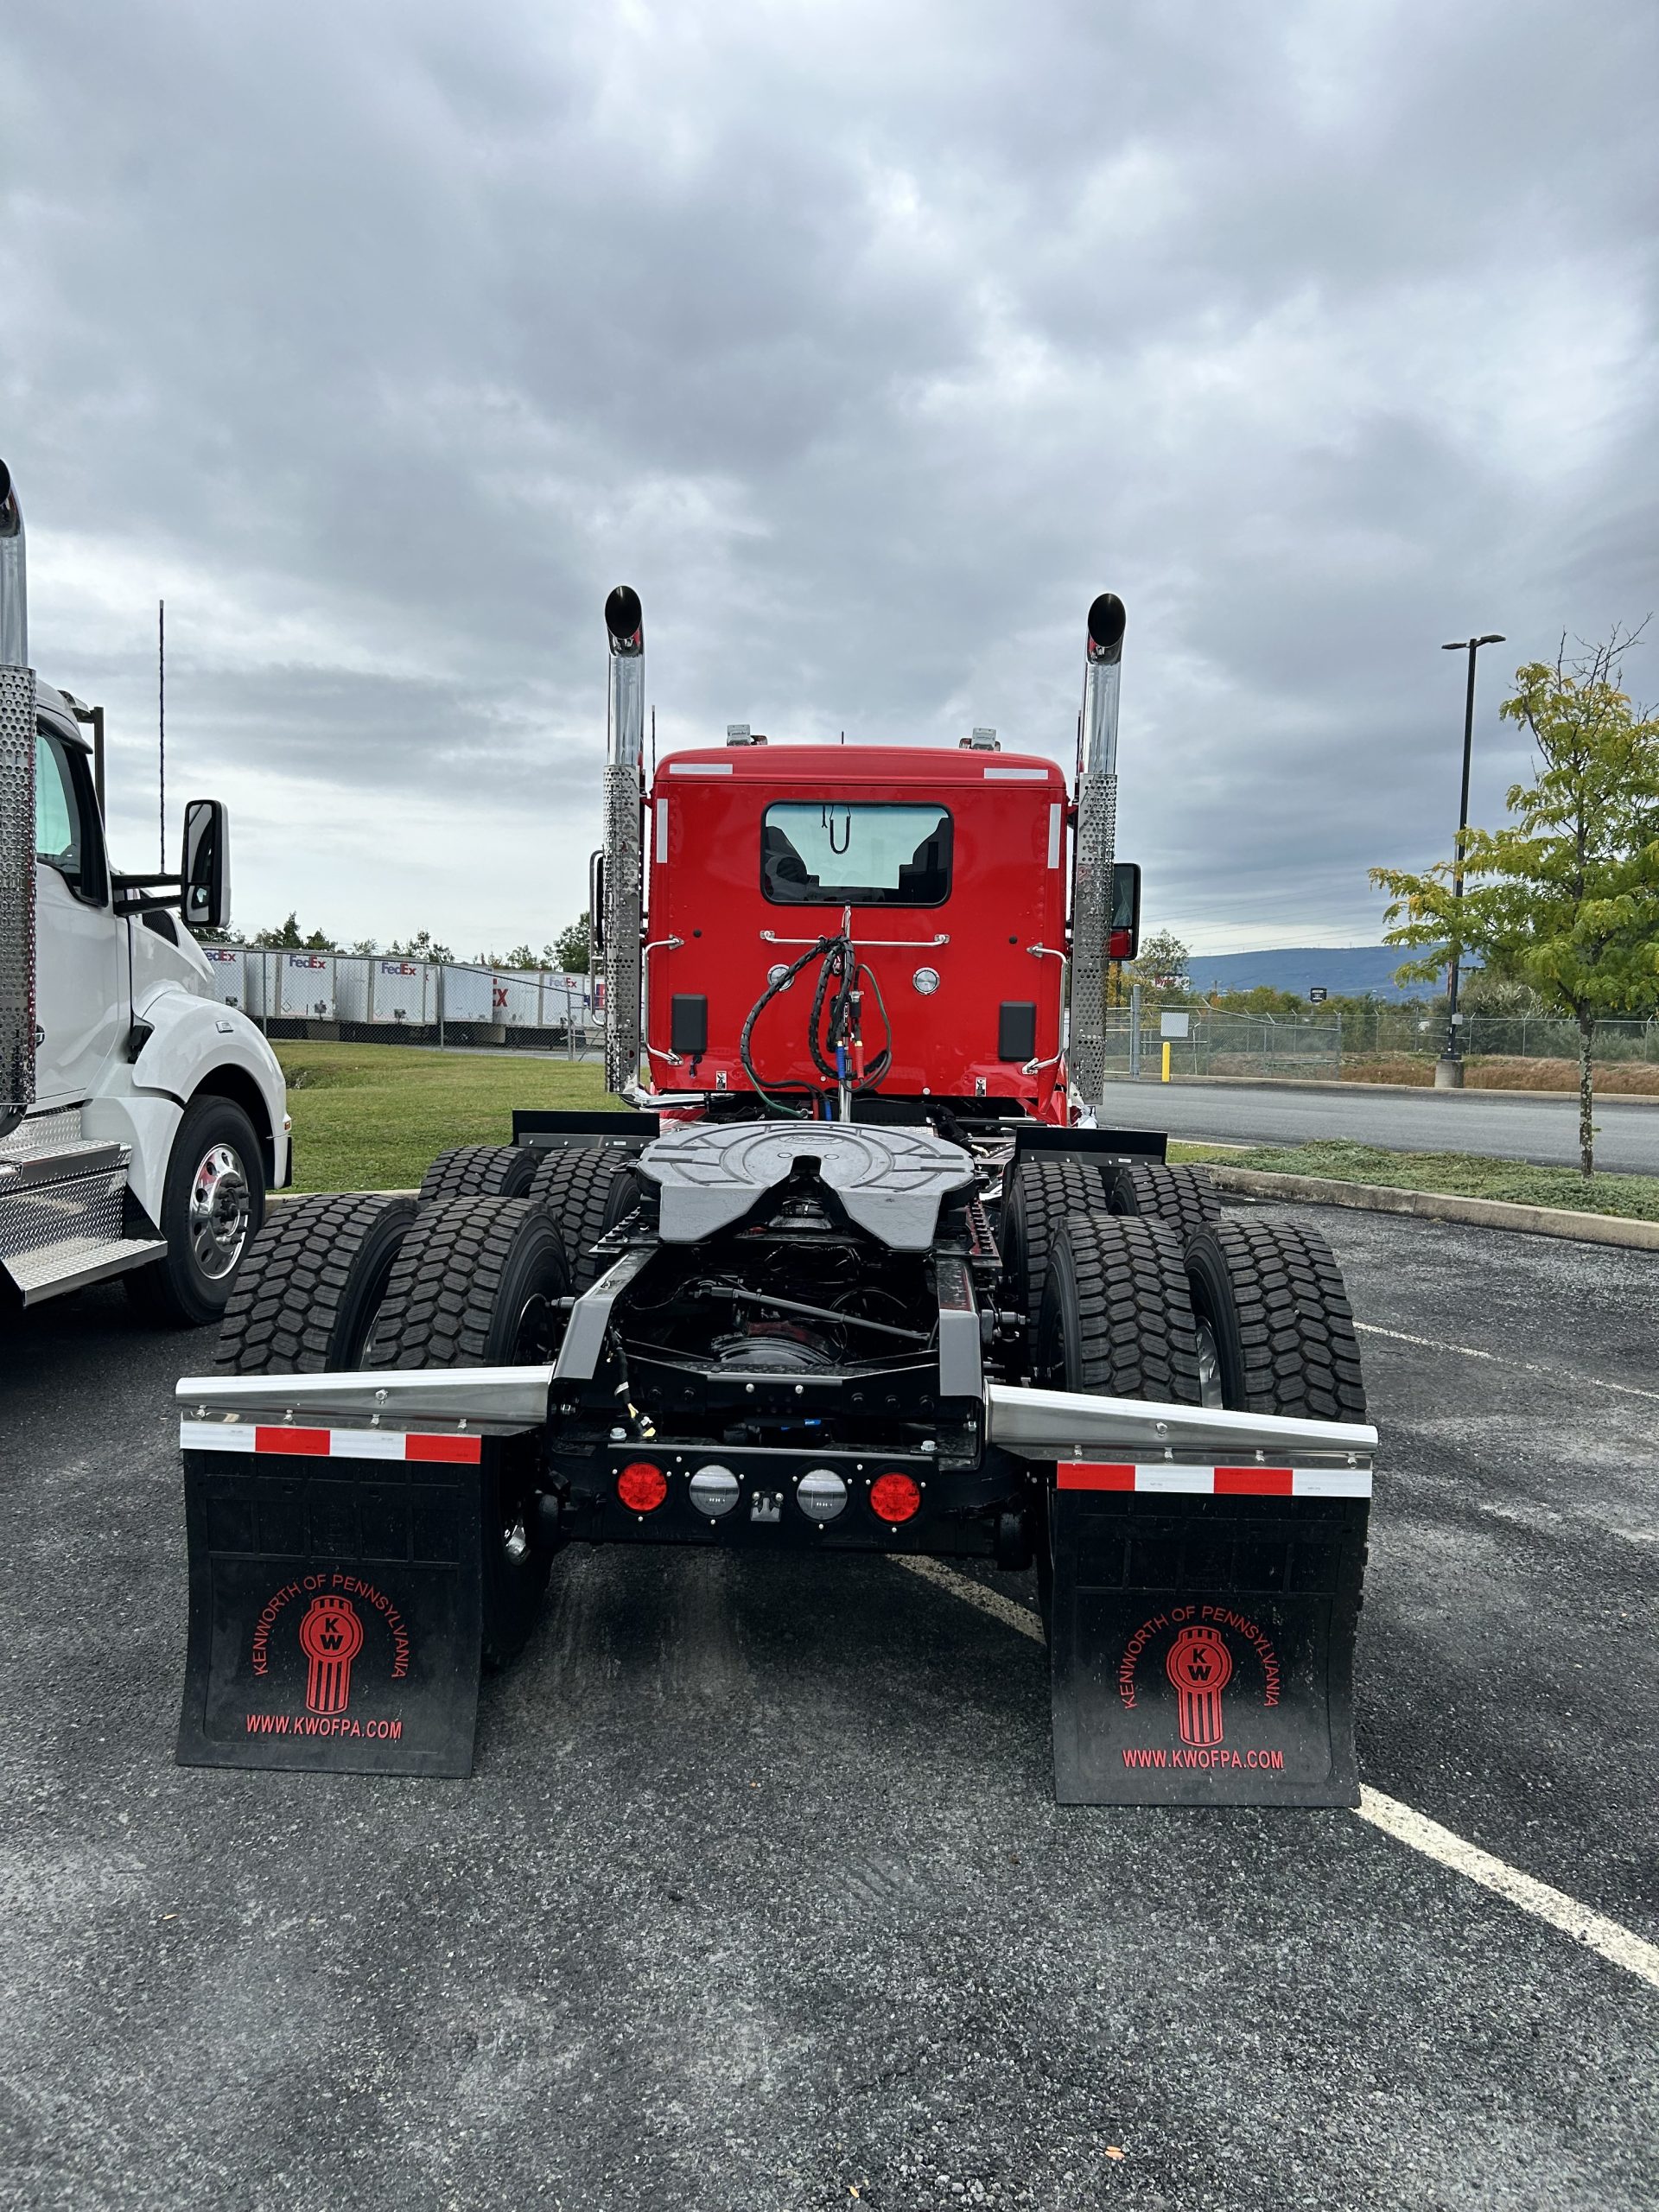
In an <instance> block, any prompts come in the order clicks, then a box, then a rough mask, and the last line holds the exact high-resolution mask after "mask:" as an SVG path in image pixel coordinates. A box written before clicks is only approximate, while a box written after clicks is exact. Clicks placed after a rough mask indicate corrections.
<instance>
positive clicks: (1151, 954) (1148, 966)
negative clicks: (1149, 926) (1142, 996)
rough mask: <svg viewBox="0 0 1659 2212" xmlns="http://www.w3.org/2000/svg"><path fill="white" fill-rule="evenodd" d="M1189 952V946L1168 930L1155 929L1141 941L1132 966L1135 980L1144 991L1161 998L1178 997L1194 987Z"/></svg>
mask: <svg viewBox="0 0 1659 2212" xmlns="http://www.w3.org/2000/svg"><path fill="white" fill-rule="evenodd" d="M1189 957H1190V955H1189V954H1188V952H1187V949H1186V947H1185V945H1184V944H1182V943H1181V940H1180V939H1179V938H1178V937H1176V936H1175V935H1174V934H1173V931H1169V930H1154V932H1153V934H1152V935H1151V936H1150V937H1147V938H1141V950H1140V954H1139V956H1138V957H1137V958H1136V960H1135V965H1134V966H1133V967H1132V968H1131V969H1129V975H1130V976H1131V978H1132V979H1133V981H1134V982H1137V983H1139V984H1140V986H1141V988H1142V990H1146V991H1150V992H1152V993H1153V994H1154V996H1156V997H1158V998H1177V997H1180V996H1183V995H1185V993H1187V992H1188V991H1190V990H1191V989H1192V983H1191V982H1190V981H1189V979H1188V976H1187V961H1188V959H1189Z"/></svg>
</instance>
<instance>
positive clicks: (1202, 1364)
mask: <svg viewBox="0 0 1659 2212" xmlns="http://www.w3.org/2000/svg"><path fill="white" fill-rule="evenodd" d="M1198 1399H1199V1403H1200V1404H1202V1405H1206V1406H1224V1405H1225V1404H1226V1402H1227V1400H1226V1397H1225V1395H1224V1393H1223V1390H1222V1387H1221V1347H1220V1346H1219V1344H1217V1342H1216V1332H1215V1330H1214V1329H1213V1328H1212V1327H1211V1325H1210V1323H1209V1322H1208V1321H1207V1320H1205V1317H1204V1316H1203V1314H1202V1313H1200V1314H1199V1316H1198Z"/></svg>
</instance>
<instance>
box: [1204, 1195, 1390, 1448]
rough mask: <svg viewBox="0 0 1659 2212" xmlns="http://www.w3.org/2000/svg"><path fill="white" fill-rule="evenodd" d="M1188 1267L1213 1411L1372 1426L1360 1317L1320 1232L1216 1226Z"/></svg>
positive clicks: (1287, 1226)
mask: <svg viewBox="0 0 1659 2212" xmlns="http://www.w3.org/2000/svg"><path fill="white" fill-rule="evenodd" d="M1186 1268H1187V1275H1188V1278H1189V1280H1190V1281H1191V1283H1192V1305H1193V1309H1194V1312H1195V1313H1196V1314H1197V1317H1198V1331H1199V1338H1200V1347H1201V1352H1202V1357H1203V1363H1204V1367H1205V1402H1206V1404H1211V1405H1221V1406H1230V1407H1231V1408H1234V1409H1235V1410H1236V1411H1237V1412H1240V1413H1255V1414H1292V1415H1294V1416H1297V1417H1299V1418H1300V1419H1302V1420H1306V1421H1363V1420H1364V1418H1365V1383H1364V1377H1363V1374H1362V1373H1361V1370H1360V1359H1359V1341H1358V1338H1357V1337H1356V1335H1355V1333H1354V1309H1353V1307H1352V1306H1351V1305H1350V1304H1349V1302H1348V1293H1347V1291H1346V1289H1345V1287H1344V1284H1343V1280H1342V1270H1341V1268H1339V1267H1338V1264H1337V1262H1336V1257H1335V1255H1334V1254H1333V1253H1332V1249H1331V1247H1330V1246H1329V1245H1328V1244H1327V1243H1325V1239H1324V1237H1323V1236H1321V1235H1320V1234H1319V1230H1317V1229H1309V1228H1306V1227H1305V1226H1304V1225H1303V1224H1301V1223H1300V1222H1294V1221H1256V1220H1250V1221H1241V1220H1236V1219H1231V1218H1230V1219H1227V1220H1224V1221H1218V1222H1215V1223H1213V1224H1211V1226H1210V1227H1209V1228H1208V1229H1205V1230H1202V1231H1201V1232H1200V1233H1199V1235H1198V1236H1194V1237H1192V1239H1190V1241H1189V1242H1188V1244H1187V1248H1186Z"/></svg>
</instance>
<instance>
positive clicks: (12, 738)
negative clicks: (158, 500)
mask: <svg viewBox="0 0 1659 2212" xmlns="http://www.w3.org/2000/svg"><path fill="white" fill-rule="evenodd" d="M88 723H94V724H95V725H96V726H97V727H98V728H100V730H101V723H102V718H101V715H95V714H94V711H93V710H92V709H88V708H86V707H84V706H83V705H82V704H81V703H80V702H79V701H78V700H76V699H75V698H74V697H73V696H72V695H71V694H69V693H67V692H65V691H62V690H57V689H55V688H54V686H52V685H51V684H49V683H45V682H43V681H42V680H41V679H40V678H39V677H37V676H36V675H35V673H34V671H32V670H31V669H30V668H29V665H28V662H27V613H26V606H25V603H24V601H23V575H22V516H21V513H20V512H19V511H18V507H17V500H16V493H15V491H13V489H12V488H11V486H10V478H9V476H8V475H7V474H6V472H5V471H4V470H3V468H0V1311H3V1310H4V1309H5V1306H7V1305H10V1306H11V1307H12V1308H13V1310H16V1307H17V1306H33V1305H35V1304H37V1303H39V1302H40V1301H41V1300H45V1299H48V1298H51V1297H54V1296H60V1295H62V1294H65V1293H67V1292H68V1291H71V1290H75V1289H79V1288H81V1287H84V1286H85V1285H86V1284H88V1283H92V1282H98V1281H105V1280H106V1279H109V1278H111V1277H113V1276H116V1275H122V1276H124V1277H125V1278H126V1280H127V1281H128V1285H129V1287H130V1290H131V1292H132V1293H133V1294H134V1296H135V1298H136V1300H137V1301H138V1302H140V1303H142V1304H144V1305H147V1306H150V1307H152V1308H153V1309H155V1310H156V1312H158V1313H160V1314H161V1315H162V1317H164V1318H166V1319H169V1320H172V1321H174V1322H176V1323H180V1324H184V1325H199V1324H200V1323H203V1322H207V1321H211V1320H213V1319H217V1318H218V1316H219V1313H221V1312H222V1311H223V1308H224V1306H225V1303H226V1300H227V1298H228V1296H229V1294H230V1288H231V1284H232V1281H233V1280H234V1277H235V1274H236V1271H237V1268H238V1265H239V1264H240V1261H241V1256H242V1252H243V1250H244V1249H245V1245H246V1243H247V1242H248V1239H249V1237H250V1236H251V1235H252V1234H253V1232H254V1231H255V1230H257V1228H258V1226H259V1224H260V1223H261V1221H262V1220H263V1218H264V1198H265V1192H266V1191H267V1190H268V1189H270V1188H273V1187H279V1186H282V1185H285V1184H286V1183H288V1182H289V1181H290V1180H291V1164H290V1154H289V1126H290V1125H289V1118H288V1114H287V1099H286V1095H285V1090H284V1085H283V1075H282V1070H281V1068H280V1067H279V1065H277V1058H276V1056H275V1054H274V1053H273V1052H271V1050H270V1046H269V1045H268V1044H267V1043H266V1041H265V1039H264V1038H263V1037H262V1036H261V1035H260V1033H259V1032H258V1031H257V1029H256V1028H255V1027H253V1025H252V1023H251V1022H250V1021H249V1020H247V1019H246V1018H245V1016H244V1015H242V1014H238V1013H236V1012H234V1011H233V1010H232V1009H231V1008H229V1007H224V1006H222V1005H219V1003H217V1002H216V1000H215V996H214V993H213V982H212V977H211V970H210V969H209V967H208V963H207V960H206V958H205V957H203V955H202V952H201V950H200V947H199V946H198V944H196V942H195V939H194V937H193V936H192V934H191V932H190V930H189V928H188V926H187V923H188V921H189V920H191V919H194V920H196V921H197V922H198V923H199V924H200V925H208V924H212V925H215V926H221V927H222V926H223V924H224V921H225V920H226V918H228V900H229V850H228V839H229V828H228V823H227V821H226V815H225V810H224V809H223V808H222V807H221V806H220V805H219V804H218V802H216V801H211V800H196V801H193V802H191V804H189V805H188V807H187V809H186V816H185V825H184V836H183V849H182V852H181V861H180V869H179V874H177V876H176V877H175V876H167V875H148V876H130V875H122V874H117V873H116V872H115V871H114V870H113V869H112V868H111V864H110V859H109V855H108V851H107V848H106V844H105V831H104V821H103V814H102V809H101V807H100V804H99V791H98V785H99V776H98V775H97V773H96V772H95V761H94V755H93V749H92V747H91V746H90V745H89V744H88V741H87V739H86V734H85V731H86V725H87V724H88Z"/></svg>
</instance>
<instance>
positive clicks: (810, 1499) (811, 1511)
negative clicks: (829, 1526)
mask: <svg viewBox="0 0 1659 2212" xmlns="http://www.w3.org/2000/svg"><path fill="white" fill-rule="evenodd" d="M795 1503H797V1504H798V1506H799V1507H800V1509H801V1510H802V1512H803V1513H804V1514H805V1516H806V1517H807V1519H808V1520H809V1521H833V1520H834V1519H835V1517H836V1515H837V1514H838V1513H842V1512H844V1511H845V1510H846V1508H847V1485H846V1484H845V1483H844V1482H842V1479H841V1477H840V1476H839V1475H838V1474H836V1472H835V1471H834V1470H833V1469H832V1468H829V1467H810V1468H809V1469H808V1470H807V1471H806V1473H805V1474H804V1475H803V1476H802V1477H801V1479H800V1480H799V1482H798V1483H797V1484H796V1485H795Z"/></svg>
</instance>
